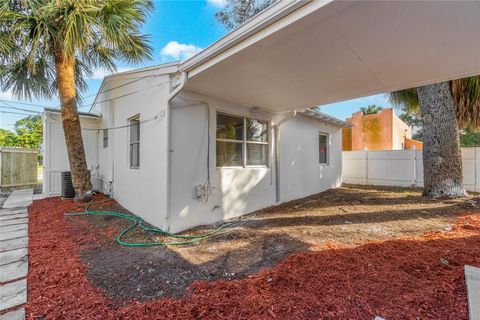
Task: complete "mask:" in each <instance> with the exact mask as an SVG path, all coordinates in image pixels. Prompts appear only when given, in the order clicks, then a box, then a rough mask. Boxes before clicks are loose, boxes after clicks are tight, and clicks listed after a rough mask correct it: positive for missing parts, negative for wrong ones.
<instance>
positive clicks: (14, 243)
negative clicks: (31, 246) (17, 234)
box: [0, 237, 28, 251]
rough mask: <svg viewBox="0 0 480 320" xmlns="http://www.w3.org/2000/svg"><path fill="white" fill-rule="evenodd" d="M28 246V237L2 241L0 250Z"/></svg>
mask: <svg viewBox="0 0 480 320" xmlns="http://www.w3.org/2000/svg"><path fill="white" fill-rule="evenodd" d="M27 246H28V237H24V238H17V239H12V240H5V241H0V251H9V250H15V249H20V248H26V247H27Z"/></svg>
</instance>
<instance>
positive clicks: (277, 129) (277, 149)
mask: <svg viewBox="0 0 480 320" xmlns="http://www.w3.org/2000/svg"><path fill="white" fill-rule="evenodd" d="M296 115H297V110H296V109H295V110H294V111H293V113H292V115H290V116H288V117H286V118H284V119H282V120H280V121H279V122H278V123H277V124H276V125H275V192H276V201H277V202H280V126H281V125H282V124H284V123H285V122H287V121H289V120H291V119H293V118H295V116H296Z"/></svg>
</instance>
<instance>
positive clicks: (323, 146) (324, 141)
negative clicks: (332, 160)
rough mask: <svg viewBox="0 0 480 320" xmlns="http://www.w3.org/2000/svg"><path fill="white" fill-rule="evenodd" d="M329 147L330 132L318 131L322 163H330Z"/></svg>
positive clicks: (319, 152) (320, 160)
mask: <svg viewBox="0 0 480 320" xmlns="http://www.w3.org/2000/svg"><path fill="white" fill-rule="evenodd" d="M328 153H329V147H328V134H327V133H323V132H319V133H318V154H319V162H320V164H328V156H329V154H328Z"/></svg>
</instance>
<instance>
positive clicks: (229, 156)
mask: <svg viewBox="0 0 480 320" xmlns="http://www.w3.org/2000/svg"><path fill="white" fill-rule="evenodd" d="M242 146H243V144H242V143H235V142H223V141H217V167H230V166H241V165H242Z"/></svg>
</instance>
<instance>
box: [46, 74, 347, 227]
mask: <svg viewBox="0 0 480 320" xmlns="http://www.w3.org/2000/svg"><path fill="white" fill-rule="evenodd" d="M128 81H131V79H130V80H128ZM142 81H143V80H141V81H138V82H136V83H135V84H134V85H127V86H124V87H122V90H121V92H115V91H116V90H110V89H111V88H109V87H105V88H103V90H104V91H105V93H104V94H101V95H100V96H99V97H98V98H97V100H98V102H97V104H96V106H95V111H96V112H98V113H100V114H101V115H102V117H101V120H96V123H95V128H96V129H97V130H94V131H91V132H94V133H95V136H94V139H93V140H92V141H94V142H95V144H94V145H95V147H96V148H88V150H87V159H88V158H89V157H91V156H92V155H95V159H94V160H91V161H90V162H91V163H92V165H93V166H95V168H96V169H97V170H96V181H98V182H99V183H98V185H99V189H100V190H101V191H103V192H105V193H107V194H110V195H111V196H113V197H114V198H115V199H116V200H117V201H118V202H119V203H120V204H121V205H122V206H124V207H125V208H126V209H128V210H130V211H132V212H133V213H135V214H136V215H138V216H140V217H142V218H143V219H145V220H146V221H147V222H149V223H151V224H152V225H154V226H156V227H159V228H162V229H164V230H169V231H171V232H179V231H182V230H185V229H188V228H191V227H194V226H198V225H202V224H209V223H213V222H216V221H222V220H226V219H230V218H234V217H238V216H240V215H244V214H246V213H250V212H253V211H256V210H258V209H261V208H265V207H268V206H271V205H274V204H277V203H281V202H284V201H289V200H292V199H297V198H301V197H305V196H308V195H310V194H314V193H318V192H321V191H324V190H327V189H329V188H332V187H337V186H339V185H340V184H341V170H342V169H341V165H342V162H341V128H340V127H338V126H334V125H330V124H328V123H327V122H325V121H323V120H318V119H314V118H312V117H308V116H305V115H303V114H300V113H299V114H297V116H296V117H294V118H293V119H290V120H288V121H286V122H284V123H283V124H282V125H281V127H280V143H279V152H280V167H279V168H280V176H279V183H280V201H279V202H277V198H276V176H275V172H276V170H275V165H276V161H275V157H274V154H275V150H274V141H275V139H274V138H275V134H274V131H275V130H274V125H275V124H277V123H279V122H280V121H282V120H286V119H288V118H290V117H291V116H292V114H291V113H287V114H285V113H283V114H276V115H275V114H272V113H269V112H264V111H259V110H255V109H252V108H247V107H244V106H241V105H238V104H235V103H231V102H227V101H223V100H218V99H214V98H211V97H206V96H203V95H200V94H197V93H192V92H188V91H185V90H184V91H182V92H180V94H179V95H178V96H177V97H176V98H174V100H173V101H172V102H171V112H170V116H171V147H170V149H168V141H167V130H168V119H167V118H166V116H167V115H168V113H166V112H165V113H162V112H163V111H165V108H166V106H167V103H168V95H169V92H170V89H171V88H170V83H171V79H170V77H169V76H168V75H164V76H158V77H156V78H155V81H154V82H153V85H152V80H151V79H150V80H149V81H147V82H146V83H142ZM122 83H124V82H122V81H120V80H119V81H118V82H116V83H115V86H118V85H122ZM147 83H148V86H147V85H146V84H147ZM162 83H168V84H167V85H165V86H163V85H162ZM149 88H150V89H149ZM140 91H141V92H140ZM129 92H135V93H134V94H131V95H128V93H129ZM119 96H122V98H116V97H119ZM217 112H221V113H226V114H231V115H238V116H243V117H248V118H253V119H259V120H265V121H267V122H268V123H269V128H268V137H269V138H268V140H269V144H268V156H269V157H268V165H267V166H263V167H262V166H259V167H245V168H243V167H237V168H217V167H216V115H217ZM138 114H139V115H140V121H147V122H145V123H142V124H141V127H140V167H139V168H138V169H131V168H130V166H129V132H130V128H129V127H126V128H125V127H124V126H127V125H128V119H130V118H131V117H133V116H136V115H138ZM157 115H160V116H159V117H158V118H157V119H154V120H151V119H153V118H154V117H155V116H157ZM209 123H210V125H209ZM105 128H109V130H108V146H107V147H105V148H104V146H103V131H102V130H103V129H105ZM89 132H90V131H89ZM319 132H322V133H327V134H328V145H329V158H328V164H326V165H320V164H319V140H318V139H319V137H318V136H319ZM209 137H210V139H209ZM90 140H91V139H90ZM209 142H210V143H209ZM48 145H49V147H51V144H50V143H49V144H48ZM208 151H209V152H208ZM48 152H54V153H56V152H58V150H57V151H55V150H50V149H49V151H47V153H48ZM65 154H66V153H65ZM168 156H170V167H169V168H168V167H167V163H168V161H167V160H168V158H167V157H168ZM90 162H89V163H90ZM207 163H208V164H209V166H208V169H207ZM65 169H68V167H66V168H65ZM208 171H210V184H211V193H210V194H209V197H208V199H205V200H199V199H198V197H197V192H196V187H197V186H202V185H206V182H207V177H208ZM168 173H170V177H171V178H170V185H169V186H168V185H167V180H168V179H167V177H168ZM167 213H169V214H167Z"/></svg>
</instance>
